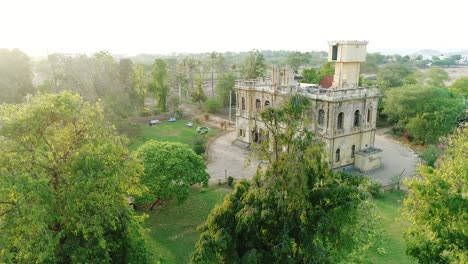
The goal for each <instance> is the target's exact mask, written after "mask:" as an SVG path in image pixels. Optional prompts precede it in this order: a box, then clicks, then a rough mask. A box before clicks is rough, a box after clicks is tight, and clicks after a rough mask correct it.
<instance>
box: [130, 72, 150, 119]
mask: <svg viewBox="0 0 468 264" xmlns="http://www.w3.org/2000/svg"><path fill="white" fill-rule="evenodd" d="M146 79H147V77H146V72H145V68H144V67H143V66H142V65H141V64H134V65H133V74H132V83H133V89H134V90H135V92H136V94H137V98H138V99H137V104H138V108H139V110H143V109H144V108H145V98H146V94H147V92H148V84H147V81H146Z"/></svg>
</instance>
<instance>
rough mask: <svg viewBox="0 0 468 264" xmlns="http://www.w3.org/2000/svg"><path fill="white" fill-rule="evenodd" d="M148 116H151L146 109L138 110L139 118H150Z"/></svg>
mask: <svg viewBox="0 0 468 264" xmlns="http://www.w3.org/2000/svg"><path fill="white" fill-rule="evenodd" d="M150 115H151V111H150V110H149V109H148V108H147V107H145V108H143V109H141V110H140V116H150Z"/></svg>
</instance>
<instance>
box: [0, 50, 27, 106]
mask: <svg viewBox="0 0 468 264" xmlns="http://www.w3.org/2000/svg"><path fill="white" fill-rule="evenodd" d="M32 79H33V73H32V70H31V65H30V61H29V57H28V56H27V55H26V54H24V53H23V52H21V51H20V50H17V49H14V50H7V49H0V91H1V92H0V104H1V103H3V102H6V103H18V102H21V101H22V100H23V98H24V96H25V95H26V94H32V93H34V87H33V85H32Z"/></svg>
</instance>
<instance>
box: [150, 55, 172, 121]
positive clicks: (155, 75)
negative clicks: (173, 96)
mask: <svg viewBox="0 0 468 264" xmlns="http://www.w3.org/2000/svg"><path fill="white" fill-rule="evenodd" d="M167 82H168V74H167V65H166V63H165V62H164V61H163V60H162V59H157V60H155V61H154V63H153V71H152V83H151V84H150V86H149V87H150V89H151V92H152V93H153V94H154V95H155V96H156V98H157V99H158V105H159V108H160V109H161V111H163V112H165V111H166V109H167V98H168V95H169V85H168V83H167Z"/></svg>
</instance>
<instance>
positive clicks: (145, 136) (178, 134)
mask: <svg viewBox="0 0 468 264" xmlns="http://www.w3.org/2000/svg"><path fill="white" fill-rule="evenodd" d="M188 122H192V123H193V127H188V126H187V123H188ZM198 126H199V125H197V124H195V122H193V121H192V120H186V119H181V120H177V121H175V122H167V121H163V122H162V123H160V124H157V125H154V126H149V125H142V133H141V135H140V136H139V137H138V138H136V139H134V140H132V142H131V144H130V146H129V149H130V150H136V149H138V148H139V147H140V146H141V145H143V144H144V143H145V142H146V141H148V140H150V139H155V140H158V141H170V142H180V143H183V144H187V145H189V146H190V147H192V146H193V143H192V140H193V136H194V135H196V134H197V132H196V129H197V127H198ZM218 133H219V130H218V129H216V128H210V132H209V133H208V136H215V135H216V134H218Z"/></svg>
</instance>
